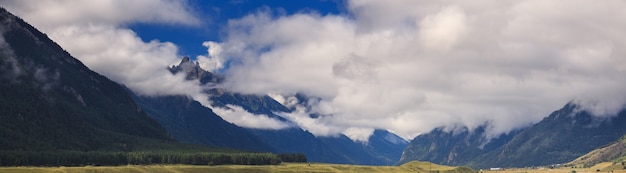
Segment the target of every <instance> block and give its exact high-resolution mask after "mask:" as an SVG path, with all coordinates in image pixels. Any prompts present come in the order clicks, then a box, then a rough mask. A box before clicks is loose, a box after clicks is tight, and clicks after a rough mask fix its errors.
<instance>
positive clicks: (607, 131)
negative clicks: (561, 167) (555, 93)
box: [401, 103, 626, 168]
mask: <svg viewBox="0 0 626 173" xmlns="http://www.w3.org/2000/svg"><path fill="white" fill-rule="evenodd" d="M624 123H626V109H623V110H622V111H620V112H619V113H617V115H615V116H612V117H597V116H593V115H592V114H591V113H589V112H588V111H585V110H583V109H582V108H581V107H580V106H578V105H576V104H574V103H568V104H566V105H564V106H563V107H562V108H561V109H559V110H556V111H554V112H553V113H551V114H550V115H549V116H547V117H545V118H544V119H543V120H541V121H540V122H538V123H536V124H534V125H532V126H530V127H527V128H525V129H522V130H520V131H519V132H515V133H514V135H513V136H511V137H509V138H507V139H505V140H503V141H501V142H503V143H500V145H499V146H497V147H496V148H495V149H492V150H490V151H482V150H479V149H478V148H476V145H466V144H464V143H463V142H464V141H462V142H458V143H451V144H450V143H448V144H446V142H449V141H453V142H454V141H459V140H460V139H470V140H469V141H467V142H469V143H476V142H479V140H480V138H471V137H470V136H471V135H468V134H469V133H465V135H460V137H459V136H454V135H452V134H451V133H452V132H441V131H437V130H434V131H432V132H431V133H427V134H422V135H420V136H417V137H416V138H414V139H413V140H412V141H411V144H410V145H409V146H408V147H407V149H405V151H404V152H403V156H402V158H403V159H402V160H401V163H402V162H407V161H409V160H423V161H433V162H435V163H440V164H441V163H447V164H451V165H466V166H472V167H474V168H489V167H527V166H541V165H550V164H561V163H566V162H569V161H571V160H573V159H575V158H577V157H579V156H581V155H583V154H585V153H587V152H589V151H591V150H593V149H596V148H598V147H600V146H604V145H606V144H608V143H610V142H613V141H615V140H616V139H618V138H620V137H622V136H624V134H626V126H623V124H624ZM462 134H463V133H462ZM429 138H430V139H429ZM430 141H435V142H430ZM437 141H439V142H437ZM432 146H443V147H444V148H446V147H447V148H446V149H443V150H430V148H431V147H432ZM468 146H469V147H468ZM455 149H456V150H455ZM476 151H480V152H478V153H475V152H476ZM464 152H468V153H474V154H469V155H460V156H462V157H458V158H453V159H448V158H447V157H445V156H450V155H454V154H457V153H464ZM433 155H438V156H437V157H431V156H433ZM442 156H444V157H442Z"/></svg>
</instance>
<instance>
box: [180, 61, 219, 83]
mask: <svg viewBox="0 0 626 173" xmlns="http://www.w3.org/2000/svg"><path fill="white" fill-rule="evenodd" d="M168 70H169V71H170V72H171V73H172V74H177V73H179V72H183V73H185V74H186V75H187V76H186V78H187V80H199V81H200V83H201V84H202V85H204V84H208V83H212V84H217V83H220V82H221V81H222V80H221V79H222V78H221V77H219V76H218V75H216V74H214V73H211V72H209V71H206V70H204V69H202V67H200V63H198V62H197V61H192V60H190V59H189V57H187V56H185V57H183V58H182V60H181V61H180V63H178V65H173V66H171V67H168Z"/></svg>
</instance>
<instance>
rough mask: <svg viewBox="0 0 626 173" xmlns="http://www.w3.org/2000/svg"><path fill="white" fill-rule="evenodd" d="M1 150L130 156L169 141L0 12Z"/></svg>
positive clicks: (98, 78) (116, 95)
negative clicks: (143, 146) (149, 143)
mask: <svg viewBox="0 0 626 173" xmlns="http://www.w3.org/2000/svg"><path fill="white" fill-rule="evenodd" d="M0 23H1V24H0V32H1V36H2V37H0V74H2V75H1V76H0V91H2V92H0V119H2V121H0V136H1V137H2V139H3V140H0V150H20V151H33V150H78V151H92V150H113V151H126V150H132V149H133V146H135V144H136V143H140V141H142V140H144V138H145V139H157V140H164V141H170V140H171V139H169V138H168V136H167V133H166V131H165V129H163V128H162V127H161V126H160V125H159V124H158V123H157V122H156V121H154V120H152V119H151V118H150V117H148V116H147V115H146V114H145V113H144V112H143V111H142V109H141V108H140V107H139V106H138V105H137V104H135V102H133V100H132V98H131V97H130V95H128V94H127V93H126V92H125V90H124V89H123V88H122V87H121V86H120V85H119V84H117V83H115V82H113V81H111V80H109V79H107V78H106V77H104V76H102V75H99V74H97V73H95V72H93V71H91V70H89V69H88V68H87V67H86V66H85V65H83V64H82V63H81V62H80V61H78V60H77V59H75V58H73V57H72V56H71V55H70V54H68V53H67V52H65V51H64V50H63V49H62V48H61V47H59V45H57V44H56V43H54V42H53V41H52V40H50V39H49V38H48V37H47V36H46V35H45V34H43V33H41V32H39V31H37V29H35V28H33V27H32V26H30V25H28V24H27V23H26V22H24V21H23V20H22V19H20V18H18V17H15V16H13V15H12V14H10V13H9V12H7V11H6V10H4V9H0Z"/></svg>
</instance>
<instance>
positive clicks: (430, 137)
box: [400, 125, 520, 165]
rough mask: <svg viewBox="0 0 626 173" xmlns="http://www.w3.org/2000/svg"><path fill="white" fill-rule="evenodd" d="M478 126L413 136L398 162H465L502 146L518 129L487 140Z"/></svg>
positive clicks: (438, 130) (436, 130)
mask: <svg viewBox="0 0 626 173" xmlns="http://www.w3.org/2000/svg"><path fill="white" fill-rule="evenodd" d="M486 128H487V125H482V126H480V127H478V128H476V129H474V130H469V129H467V128H462V129H460V130H456V131H445V130H444V129H443V128H436V129H433V130H432V131H430V132H429V133H426V134H422V135H419V136H417V137H415V138H414V139H413V140H412V141H411V143H410V144H409V145H408V146H407V148H406V149H405V150H404V153H403V154H402V158H400V163H405V162H409V161H411V160H428V161H432V162H434V163H439V164H446V165H465V164H467V163H469V162H470V161H472V160H473V159H474V158H476V157H478V156H480V155H482V154H486V153H488V152H490V151H493V150H495V149H497V148H498V147H501V146H503V145H504V144H506V143H507V142H509V141H510V140H511V138H513V137H514V136H515V135H516V134H517V133H519V131H520V130H515V131H512V132H510V133H508V134H502V135H500V136H497V137H495V138H492V139H487V138H486V136H485V135H486V134H485V129H486Z"/></svg>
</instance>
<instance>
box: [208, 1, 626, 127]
mask: <svg viewBox="0 0 626 173" xmlns="http://www.w3.org/2000/svg"><path fill="white" fill-rule="evenodd" d="M347 8H348V11H349V14H345V15H326V16H321V15H318V14H314V13H299V14H294V15H287V16H275V15H272V14H270V13H269V12H258V13H256V14H251V15H249V16H247V17H244V18H241V19H236V20H231V21H230V22H229V26H228V28H227V36H225V38H224V39H223V41H222V42H207V43H206V44H205V45H207V46H208V48H209V56H206V57H205V58H207V59H208V60H206V61H203V63H205V64H203V66H207V67H212V68H213V69H216V67H221V66H223V64H224V62H228V63H229V65H230V66H229V68H227V69H222V70H224V71H225V72H224V73H225V74H226V75H227V78H226V83H225V84H224V85H223V86H224V87H226V88H230V89H233V90H235V91H238V92H244V93H255V94H267V93H274V95H282V98H283V99H282V100H285V99H284V98H287V97H289V96H290V95H293V93H296V92H300V93H305V94H306V95H309V96H316V97H319V98H320V100H319V101H318V102H316V103H315V104H314V105H311V106H312V108H311V109H310V110H307V111H296V112H294V113H290V114H285V115H284V116H286V117H289V118H290V119H292V120H294V121H296V122H297V123H298V124H300V125H301V126H303V127H304V128H306V129H308V130H309V131H311V132H313V133H316V134H321V135H330V134H336V133H344V134H346V135H348V136H351V137H352V138H353V139H363V136H368V135H369V134H371V131H372V130H371V129H374V128H381V129H389V130H391V131H393V132H395V133H398V134H399V135H401V136H403V137H405V138H412V137H414V136H415V135H417V134H420V133H423V132H427V131H429V130H431V129H433V128H435V127H439V126H447V127H457V126H467V127H469V128H473V127H476V126H479V125H482V124H484V123H485V122H487V123H489V124H490V127H489V132H490V134H491V135H496V134H499V133H506V132H508V131H510V130H511V129H515V128H520V127H524V126H527V125H529V124H530V123H533V122H537V121H539V120H541V119H542V118H543V117H545V116H547V115H548V114H549V113H550V112H551V111H554V110H556V109H559V108H560V107H561V106H563V105H564V104H565V103H567V102H569V101H572V100H573V101H575V102H576V103H579V104H582V105H583V107H585V108H586V109H588V110H591V111H592V112H593V113H594V114H596V115H598V116H602V115H611V114H614V113H615V112H616V111H617V110H619V109H621V108H623V106H624V103H625V102H624V101H625V98H626V91H625V89H624V88H626V78H625V77H624V76H626V58H624V57H626V51H625V49H622V48H623V47H625V46H626V37H624V34H623V33H622V31H624V30H626V11H624V10H622V9H624V8H626V2H624V1H619V0H607V1H601V2H598V1H587V0H574V1H567V2H564V1H541V0H524V1H401V0H400V1H368V0H365V1H356V0H355V1H349V3H348V7H347ZM211 62H219V64H215V63H213V64H212V63H211ZM277 100H281V99H277ZM310 113H316V114H320V115H327V116H322V117H320V118H316V119H314V118H310V117H309V116H308V114H310Z"/></svg>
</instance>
